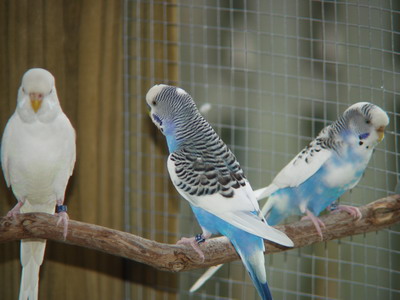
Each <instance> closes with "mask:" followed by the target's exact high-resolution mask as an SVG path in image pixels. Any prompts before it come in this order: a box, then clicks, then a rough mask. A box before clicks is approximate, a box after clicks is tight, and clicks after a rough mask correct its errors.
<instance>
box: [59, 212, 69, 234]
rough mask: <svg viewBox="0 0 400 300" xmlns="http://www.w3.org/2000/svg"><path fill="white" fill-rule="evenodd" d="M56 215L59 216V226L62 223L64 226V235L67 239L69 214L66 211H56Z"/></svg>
mask: <svg viewBox="0 0 400 300" xmlns="http://www.w3.org/2000/svg"><path fill="white" fill-rule="evenodd" d="M56 215H57V216H58V220H57V226H58V225H59V224H60V223H61V224H62V225H63V227H64V230H63V237H64V240H65V239H66V238H67V232H68V220H69V216H68V214H67V213H66V212H65V211H63V212H59V213H56Z"/></svg>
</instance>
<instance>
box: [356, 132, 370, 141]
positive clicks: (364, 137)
mask: <svg viewBox="0 0 400 300" xmlns="http://www.w3.org/2000/svg"><path fill="white" fill-rule="evenodd" d="M367 137H369V133H368V132H367V133H363V134H360V135H359V136H358V138H359V139H360V140H365V139H366V138H367Z"/></svg>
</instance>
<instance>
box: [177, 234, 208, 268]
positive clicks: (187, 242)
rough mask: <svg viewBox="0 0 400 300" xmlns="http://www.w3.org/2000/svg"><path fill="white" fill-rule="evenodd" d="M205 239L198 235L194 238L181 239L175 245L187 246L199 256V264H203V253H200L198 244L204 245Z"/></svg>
mask: <svg viewBox="0 0 400 300" xmlns="http://www.w3.org/2000/svg"><path fill="white" fill-rule="evenodd" d="M205 241H206V239H205V238H204V237H203V235H201V234H198V235H196V236H195V237H191V238H185V237H183V238H181V239H180V240H179V241H178V242H177V243H176V244H177V245H189V246H191V247H192V248H193V250H194V251H196V252H197V254H198V255H199V256H200V259H201V262H204V260H205V256H204V253H203V251H201V249H200V247H199V244H200V243H204V242H205Z"/></svg>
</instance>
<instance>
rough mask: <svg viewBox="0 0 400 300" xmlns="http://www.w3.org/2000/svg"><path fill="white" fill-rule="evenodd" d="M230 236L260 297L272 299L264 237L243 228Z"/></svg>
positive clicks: (265, 299) (264, 299)
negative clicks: (266, 267)
mask: <svg viewBox="0 0 400 300" xmlns="http://www.w3.org/2000/svg"><path fill="white" fill-rule="evenodd" d="M228 238H229V239H230V241H231V242H232V244H233V246H234V247H235V249H236V251H237V252H238V254H239V256H240V258H241V259H242V262H243V264H244V266H245V267H246V269H247V272H249V275H250V277H251V279H252V281H253V284H254V286H255V287H256V289H257V291H258V294H259V295H260V297H261V298H262V299H263V300H272V295H271V292H270V290H269V287H268V283H267V279H266V272H265V266H264V242H263V239H262V238H260V237H257V236H255V235H252V234H249V233H247V232H245V231H242V230H238V232H236V234H235V235H234V236H228Z"/></svg>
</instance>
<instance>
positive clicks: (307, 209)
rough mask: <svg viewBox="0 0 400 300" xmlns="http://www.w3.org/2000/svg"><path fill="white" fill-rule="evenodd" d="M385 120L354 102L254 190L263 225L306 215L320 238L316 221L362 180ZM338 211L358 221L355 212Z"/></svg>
mask: <svg viewBox="0 0 400 300" xmlns="http://www.w3.org/2000/svg"><path fill="white" fill-rule="evenodd" d="M388 124H389V118H388V116H387V114H386V112H384V111H383V110H382V109H381V108H379V107H378V106H376V105H374V104H371V103H368V102H359V103H356V104H353V105H352V106H350V107H349V108H348V109H347V110H346V111H345V112H344V113H343V115H342V116H341V117H340V118H339V119H338V120H337V121H336V122H334V123H333V124H331V125H329V126H327V127H325V128H324V129H322V131H321V132H320V134H319V135H318V136H317V138H316V139H315V140H313V141H312V142H311V143H310V144H309V145H308V146H307V147H305V148H304V149H303V150H302V151H301V152H300V153H299V154H297V155H296V156H295V158H294V159H293V160H292V161H291V162H289V163H288V164H287V165H286V167H284V168H283V169H282V170H281V171H280V172H279V173H278V175H277V176H276V177H275V178H274V180H273V181H272V183H271V184H270V185H269V186H267V187H265V188H262V189H259V190H256V191H255V195H256V198H257V199H258V200H260V199H263V198H265V197H268V196H269V199H268V201H267V203H266V204H265V205H264V206H263V208H262V213H263V215H265V217H266V219H267V222H268V224H270V225H276V224H278V223H280V222H281V221H282V220H283V219H285V218H286V217H288V216H290V215H302V214H306V218H309V219H310V220H311V221H312V222H313V224H314V226H315V228H316V230H317V232H318V234H319V235H320V236H321V238H322V230H321V227H325V225H324V223H323V222H322V221H321V220H320V219H319V218H317V216H318V215H319V214H320V213H321V212H322V211H323V210H324V209H326V208H327V207H328V206H330V205H331V204H332V203H333V202H334V201H335V200H336V199H337V198H339V197H340V196H341V195H342V194H343V193H344V192H346V191H347V190H349V189H351V188H353V187H354V186H355V185H356V184H357V183H358V182H359V181H360V179H361V177H362V175H363V173H364V171H365V168H366V167H367V164H368V162H369V160H370V158H371V155H372V152H373V150H374V148H375V146H376V145H377V144H378V143H379V142H380V141H382V139H383V137H384V130H385V127H386V126H387V125H388ZM337 210H344V211H347V212H349V213H350V214H351V215H352V216H354V217H357V218H360V217H361V212H360V211H359V209H358V208H357V207H353V206H347V205H339V206H338V207H337V208H336V211H337ZM221 266H222V265H218V266H214V267H211V268H210V269H209V270H207V271H206V273H204V274H203V275H202V276H201V277H200V278H199V279H198V281H197V282H196V283H195V284H194V285H193V287H192V288H191V291H195V290H196V289H198V288H199V287H200V286H201V285H202V284H204V282H206V281H207V280H208V279H209V278H210V277H211V276H212V275H213V274H214V273H215V272H216V271H217V270H218V269H219V268H220V267H221Z"/></svg>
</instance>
